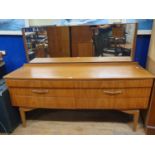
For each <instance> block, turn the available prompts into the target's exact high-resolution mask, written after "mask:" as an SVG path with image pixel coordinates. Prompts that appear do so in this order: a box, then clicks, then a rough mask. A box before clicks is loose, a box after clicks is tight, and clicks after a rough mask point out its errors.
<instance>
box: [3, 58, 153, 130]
mask: <svg viewBox="0 0 155 155" xmlns="http://www.w3.org/2000/svg"><path fill="white" fill-rule="evenodd" d="M66 59H68V58H66ZM79 59H80V58H79ZM43 60H44V61H42V63H37V59H36V60H34V61H33V62H32V63H30V64H26V65H24V66H23V67H21V68H20V69H18V70H16V71H14V72H12V73H10V74H8V75H6V76H5V80H6V83H7V85H8V87H9V91H10V95H11V99H12V104H13V106H17V107H19V110H20V114H21V119H22V122H23V126H26V118H25V112H26V111H28V110H32V109H35V108H54V109H116V110H121V111H123V112H126V113H128V114H132V115H133V116H134V130H136V126H137V122H138V117H139V110H140V109H147V108H148V106H149V101H150V95H151V92H152V91H151V90H152V87H153V81H154V76H153V75H152V74H151V73H149V72H148V71H146V70H145V69H143V68H142V67H140V66H139V65H138V64H137V63H134V62H121V63H117V62H107V63H105V62H104V63H102V62H98V61H97V62H95V61H94V62H91V60H89V61H88V62H83V60H81V61H79V62H78V61H77V60H76V59H75V60H73V61H72V62H69V63H68V62H67V60H65V58H63V59H60V60H59V59H58V58H57V59H54V60H53V59H47V61H46V59H43ZM50 60H51V63H50ZM52 60H53V61H52Z"/></svg>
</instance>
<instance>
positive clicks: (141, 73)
mask: <svg viewBox="0 0 155 155" xmlns="http://www.w3.org/2000/svg"><path fill="white" fill-rule="evenodd" d="M4 78H5V79H70V80H71V79H72V80H74V79H89V80H90V79H144V78H154V75H152V74H151V73H149V72H148V71H147V70H145V69H143V68H142V67H140V66H139V65H138V64H137V63H133V62H126V63H125V62H124V63H56V64H55V63H54V64H25V65H24V66H23V67H21V68H19V69H17V70H16V71H14V72H12V73H10V74H8V75H6V76H5V77H4Z"/></svg>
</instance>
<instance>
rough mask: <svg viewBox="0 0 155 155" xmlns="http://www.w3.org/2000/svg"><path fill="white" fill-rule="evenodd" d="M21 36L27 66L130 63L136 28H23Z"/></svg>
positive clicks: (97, 26) (132, 26) (112, 26)
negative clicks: (55, 61)
mask: <svg viewBox="0 0 155 155" xmlns="http://www.w3.org/2000/svg"><path fill="white" fill-rule="evenodd" d="M22 32H23V39H24V46H25V51H26V56H27V60H28V62H29V61H30V60H32V59H33V58H61V57H63V58H64V57H67V58H69V57H85V58H84V59H83V60H93V59H92V58H94V60H95V61H96V60H99V61H102V60H103V62H104V60H105V61H108V60H113V59H114V60H117V61H119V60H120V61H122V60H126V61H132V60H133V57H134V51H135V40H136V34H137V24H135V23H128V24H104V25H79V26H41V27H28V28H23V29H22ZM86 57H88V59H86ZM102 58H104V59H102ZM110 58H111V59H110ZM38 60H39V59H38ZM40 60H43V59H40ZM62 60H63V59H62Z"/></svg>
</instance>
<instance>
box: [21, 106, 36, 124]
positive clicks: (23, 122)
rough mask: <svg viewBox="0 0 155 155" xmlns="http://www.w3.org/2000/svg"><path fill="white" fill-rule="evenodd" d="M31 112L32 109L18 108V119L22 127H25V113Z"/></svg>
mask: <svg viewBox="0 0 155 155" xmlns="http://www.w3.org/2000/svg"><path fill="white" fill-rule="evenodd" d="M31 110H33V109H32V108H23V107H19V112H20V117H21V121H22V125H23V127H26V112H27V111H31Z"/></svg>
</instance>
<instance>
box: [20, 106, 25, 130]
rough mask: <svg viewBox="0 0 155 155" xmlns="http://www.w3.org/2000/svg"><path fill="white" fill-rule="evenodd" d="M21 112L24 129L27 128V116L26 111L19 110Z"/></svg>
mask: <svg viewBox="0 0 155 155" xmlns="http://www.w3.org/2000/svg"><path fill="white" fill-rule="evenodd" d="M19 112H20V118H21V121H22V125H23V127H26V115H25V111H24V109H23V108H19Z"/></svg>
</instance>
